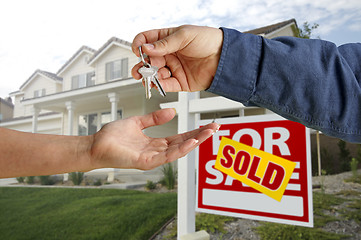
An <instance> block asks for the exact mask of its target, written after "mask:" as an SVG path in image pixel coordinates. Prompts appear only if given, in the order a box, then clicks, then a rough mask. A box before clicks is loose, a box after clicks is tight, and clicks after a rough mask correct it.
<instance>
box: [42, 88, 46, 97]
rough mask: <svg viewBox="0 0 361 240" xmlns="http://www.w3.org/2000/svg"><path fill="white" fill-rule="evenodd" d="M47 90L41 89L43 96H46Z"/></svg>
mask: <svg viewBox="0 0 361 240" xmlns="http://www.w3.org/2000/svg"><path fill="white" fill-rule="evenodd" d="M45 93H46V90H45V88H43V89H41V96H45Z"/></svg>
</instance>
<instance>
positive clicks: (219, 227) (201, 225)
mask: <svg viewBox="0 0 361 240" xmlns="http://www.w3.org/2000/svg"><path fill="white" fill-rule="evenodd" d="M233 220H234V218H232V217H227V216H221V215H214V214H206V213H200V214H197V215H196V229H197V231H198V230H205V231H207V232H211V233H215V232H221V233H226V230H225V229H224V224H225V223H226V222H229V221H233Z"/></svg>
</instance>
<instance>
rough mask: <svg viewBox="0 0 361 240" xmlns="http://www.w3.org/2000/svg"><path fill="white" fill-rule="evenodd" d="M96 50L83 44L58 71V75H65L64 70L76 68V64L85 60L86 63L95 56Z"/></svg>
mask: <svg viewBox="0 0 361 240" xmlns="http://www.w3.org/2000/svg"><path fill="white" fill-rule="evenodd" d="M94 52H95V50H94V49H92V48H90V47H87V46H82V47H81V48H80V49H79V50H78V51H77V52H76V53H75V54H74V55H73V56H72V57H71V58H70V59H69V60H68V61H67V62H66V63H65V64H64V65H63V66H62V67H61V68H60V69H59V70H58V72H57V75H59V76H63V75H64V72H66V71H68V70H69V68H74V67H75V66H74V64H79V62H81V61H83V63H84V64H87V63H88V61H89V59H90V58H91V57H92V56H93V54H94Z"/></svg>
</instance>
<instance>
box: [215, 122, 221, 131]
mask: <svg viewBox="0 0 361 240" xmlns="http://www.w3.org/2000/svg"><path fill="white" fill-rule="evenodd" d="M217 125H218V126H217V128H216V131H214V132H215V133H216V132H218V131H219V129H220V128H221V125H220V124H218V123H217Z"/></svg>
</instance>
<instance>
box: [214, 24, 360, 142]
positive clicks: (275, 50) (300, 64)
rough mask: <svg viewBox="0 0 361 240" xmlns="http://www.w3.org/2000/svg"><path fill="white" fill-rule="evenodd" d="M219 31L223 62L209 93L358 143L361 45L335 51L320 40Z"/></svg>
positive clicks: (228, 30)
mask: <svg viewBox="0 0 361 240" xmlns="http://www.w3.org/2000/svg"><path fill="white" fill-rule="evenodd" d="M223 31H224V43H223V49H222V55H221V60H220V64H219V66H218V69H217V73H216V77H215V78H214V80H213V83H212V85H211V87H210V88H209V89H208V91H211V92H214V93H217V94H220V95H223V96H226V97H228V98H231V99H233V100H236V101H239V102H242V103H244V104H245V105H257V106H260V107H265V108H268V109H270V110H272V111H274V112H275V113H277V114H279V115H281V116H283V117H285V118H287V119H290V120H294V121H297V122H300V123H302V124H304V125H306V126H307V127H311V128H314V129H318V130H321V131H322V132H323V133H325V134H327V135H330V136H334V137H337V138H341V139H345V140H347V141H350V142H361V87H360V84H361V64H360V62H361V44H348V45H344V46H341V47H339V48H337V47H336V46H335V45H334V44H333V43H330V42H327V41H322V40H305V39H299V38H293V37H280V38H276V39H272V40H269V39H264V38H262V37H260V36H255V35H251V34H242V33H239V32H237V31H234V30H230V29H223ZM240 56H242V57H241V58H240Z"/></svg>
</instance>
